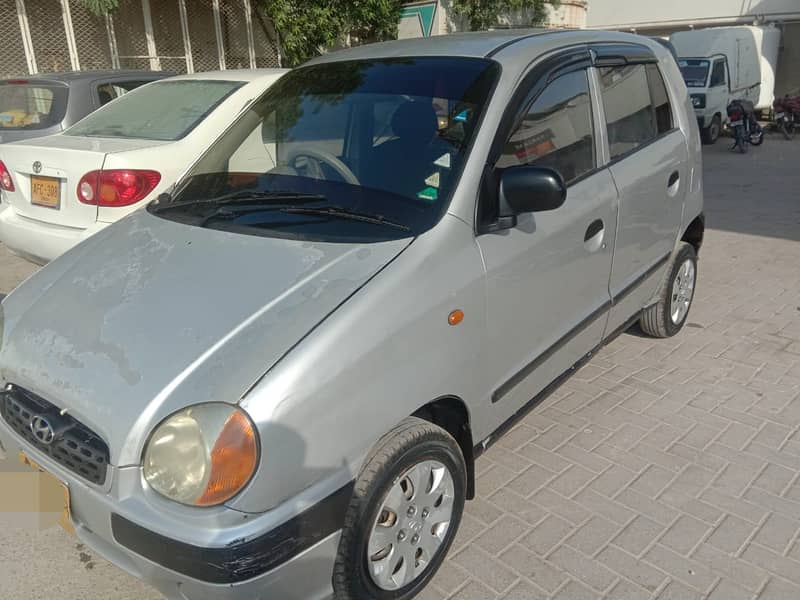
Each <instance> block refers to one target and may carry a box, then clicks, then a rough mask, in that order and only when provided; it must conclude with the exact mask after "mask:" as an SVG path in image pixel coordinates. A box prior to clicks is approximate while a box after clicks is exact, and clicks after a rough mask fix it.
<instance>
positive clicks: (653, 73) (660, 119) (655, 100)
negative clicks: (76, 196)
mask: <svg viewBox="0 0 800 600" xmlns="http://www.w3.org/2000/svg"><path fill="white" fill-rule="evenodd" d="M647 85H648V87H649V88H650V100H651V102H652V104H653V111H654V112H655V115H656V130H657V133H658V135H663V134H665V133H667V132H668V131H672V105H671V104H670V102H669V94H668V93H667V86H666V85H664V77H663V76H662V75H661V71H659V70H658V67H657V66H656V65H655V64H649V65H647Z"/></svg>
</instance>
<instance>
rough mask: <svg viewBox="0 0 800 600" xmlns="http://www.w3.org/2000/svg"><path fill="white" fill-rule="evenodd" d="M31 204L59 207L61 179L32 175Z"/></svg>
mask: <svg viewBox="0 0 800 600" xmlns="http://www.w3.org/2000/svg"><path fill="white" fill-rule="evenodd" d="M31 204H35V205H37V206H44V207H46V208H56V209H57V208H59V205H60V204H61V180H60V179H58V178H57V177H39V176H38V175H32V176H31Z"/></svg>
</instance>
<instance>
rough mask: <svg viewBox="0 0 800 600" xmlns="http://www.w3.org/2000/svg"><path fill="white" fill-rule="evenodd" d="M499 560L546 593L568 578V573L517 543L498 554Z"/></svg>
mask: <svg viewBox="0 0 800 600" xmlns="http://www.w3.org/2000/svg"><path fill="white" fill-rule="evenodd" d="M500 560H502V561H503V562H504V563H505V564H506V565H508V566H509V567H511V568H512V569H514V570H516V571H517V573H519V574H520V575H522V576H523V577H527V578H528V579H530V580H531V581H532V582H533V583H535V584H536V585H537V586H538V587H540V588H542V589H543V590H545V591H547V592H548V593H553V592H555V591H556V590H557V589H558V588H559V587H560V586H561V585H562V584H563V583H564V582H565V581H566V580H567V579H569V577H568V575H567V574H566V573H565V572H564V571H562V570H560V569H558V568H556V566H555V565H554V564H552V563H550V562H547V561H545V560H543V559H541V558H539V557H538V556H536V555H535V554H533V553H531V552H529V551H528V550H526V549H525V548H523V547H522V546H520V545H518V544H517V545H515V546H512V547H511V548H509V549H508V550H506V551H505V552H504V553H503V554H502V555H500Z"/></svg>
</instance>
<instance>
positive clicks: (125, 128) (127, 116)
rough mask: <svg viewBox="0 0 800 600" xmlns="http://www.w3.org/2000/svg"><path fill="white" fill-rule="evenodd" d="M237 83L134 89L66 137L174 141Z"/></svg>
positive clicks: (181, 83)
mask: <svg viewBox="0 0 800 600" xmlns="http://www.w3.org/2000/svg"><path fill="white" fill-rule="evenodd" d="M243 85H244V83H243V82H241V81H215V80H207V81H204V80H199V79H192V80H179V81H159V82H156V83H151V84H150V85H146V86H144V87H141V88H138V89H136V90H134V91H132V92H130V93H128V94H125V95H124V96H122V97H121V98H119V99H117V100H115V101H114V102H111V103H109V104H108V105H107V106H104V107H103V108H102V109H100V110H98V111H96V112H94V113H92V114H91V115H89V116H88V117H86V118H85V119H83V120H82V121H81V122H80V123H78V124H77V125H75V126H74V127H71V128H70V129H68V130H67V131H66V132H65V133H66V134H67V135H74V136H84V137H106V138H109V137H110V138H134V139H146V140H162V141H174V140H179V139H181V138H182V137H184V136H186V135H187V134H188V133H189V132H190V131H192V129H194V128H195V127H197V125H198V124H199V123H200V122H201V121H202V120H203V119H205V118H206V116H208V115H209V114H210V113H211V112H212V111H213V110H214V109H215V108H216V107H217V106H218V105H219V104H220V103H221V102H223V101H224V100H225V99H226V98H227V97H228V96H230V95H231V94H232V93H233V92H235V91H236V90H237V89H239V88H240V87H242V86H243Z"/></svg>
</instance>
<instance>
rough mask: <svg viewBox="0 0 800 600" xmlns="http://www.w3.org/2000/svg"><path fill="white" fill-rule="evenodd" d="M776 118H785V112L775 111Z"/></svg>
mask: <svg viewBox="0 0 800 600" xmlns="http://www.w3.org/2000/svg"><path fill="white" fill-rule="evenodd" d="M775 118H776V119H782V118H783V113H775Z"/></svg>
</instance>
